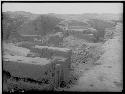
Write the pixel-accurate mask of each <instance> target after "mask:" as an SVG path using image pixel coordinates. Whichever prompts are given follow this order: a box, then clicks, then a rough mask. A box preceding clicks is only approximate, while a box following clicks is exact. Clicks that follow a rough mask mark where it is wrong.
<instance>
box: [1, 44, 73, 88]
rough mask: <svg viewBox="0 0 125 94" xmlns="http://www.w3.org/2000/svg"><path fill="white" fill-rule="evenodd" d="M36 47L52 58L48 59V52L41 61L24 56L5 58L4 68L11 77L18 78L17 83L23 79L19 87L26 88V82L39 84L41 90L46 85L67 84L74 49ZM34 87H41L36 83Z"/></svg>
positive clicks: (59, 85)
mask: <svg viewBox="0 0 125 94" xmlns="http://www.w3.org/2000/svg"><path fill="white" fill-rule="evenodd" d="M35 48H37V49H39V52H40V53H43V54H44V53H49V54H50V55H52V58H51V59H50V58H49V59H47V58H48V56H47V55H48V54H46V55H45V56H44V57H46V58H41V60H40V62H37V61H36V62H31V61H29V62H28V61H27V62H26V60H25V59H24V58H22V59H21V60H17V61H14V60H12V59H10V60H9V59H8V60H7V59H3V70H4V71H6V72H9V74H10V75H11V77H10V78H14V79H15V78H16V79H18V80H16V83H18V82H19V81H20V80H21V81H22V83H20V84H18V87H21V86H24V87H22V89H26V84H25V85H24V83H36V84H39V87H41V88H40V90H44V89H46V88H45V87H46V85H47V88H48V86H51V89H50V90H53V89H54V88H58V87H61V86H65V85H66V83H68V81H69V75H70V64H71V61H70V57H71V54H72V51H71V50H70V49H67V48H57V47H46V46H42V47H40V46H36V47H35ZM27 58H28V57H27ZM29 59H30V57H29ZM29 79H30V81H29ZM30 86H32V85H30ZM43 87H44V88H43ZM32 88H33V89H34V88H36V89H39V88H37V86H36V87H35V84H34V85H33V86H32Z"/></svg>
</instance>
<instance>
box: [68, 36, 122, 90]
mask: <svg viewBox="0 0 125 94" xmlns="http://www.w3.org/2000/svg"><path fill="white" fill-rule="evenodd" d="M102 49H103V50H104V51H105V53H104V54H103V55H102V56H101V58H100V59H99V60H98V61H97V62H95V63H96V64H97V65H96V66H95V67H93V68H91V69H90V70H88V71H87V72H84V73H83V75H82V76H81V77H80V79H79V81H78V84H77V85H75V86H74V87H73V88H71V89H70V90H71V91H90V92H91V91H122V88H123V86H122V81H123V79H122V42H119V38H118V37H117V38H114V39H110V40H108V41H107V42H105V43H104V45H103V47H102Z"/></svg>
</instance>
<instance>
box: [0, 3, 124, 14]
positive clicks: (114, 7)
mask: <svg viewBox="0 0 125 94" xmlns="http://www.w3.org/2000/svg"><path fill="white" fill-rule="evenodd" d="M2 9H3V11H4V12H5V11H27V12H31V13H37V14H46V13H57V14H81V13H122V12H123V4H122V3H3V5H2Z"/></svg>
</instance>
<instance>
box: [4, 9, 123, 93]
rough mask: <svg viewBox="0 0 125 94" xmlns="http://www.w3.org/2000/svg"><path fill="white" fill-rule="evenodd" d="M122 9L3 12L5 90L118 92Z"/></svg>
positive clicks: (120, 76)
mask: <svg viewBox="0 0 125 94" xmlns="http://www.w3.org/2000/svg"><path fill="white" fill-rule="evenodd" d="M122 25H123V23H122V16H121V14H91V13H90V14H89V13H88V14H87V13H86V14H53V13H49V14H32V13H29V12H23V11H16V12H3V13H2V49H3V50H2V53H3V54H2V57H3V61H2V63H3V66H4V67H3V78H4V81H3V91H5V92H18V93H19V92H25V91H30V90H36V91H39V90H40V91H42V90H43V91H44V90H47V91H82V92H85V91H87V92H91V91H122V89H123V79H122V69H123V68H122V51H123V47H122V46H123V44H122V42H123V40H122V38H123V36H122V35H123V30H122V29H123V26H122Z"/></svg>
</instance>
